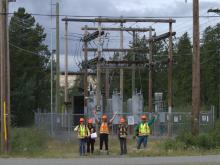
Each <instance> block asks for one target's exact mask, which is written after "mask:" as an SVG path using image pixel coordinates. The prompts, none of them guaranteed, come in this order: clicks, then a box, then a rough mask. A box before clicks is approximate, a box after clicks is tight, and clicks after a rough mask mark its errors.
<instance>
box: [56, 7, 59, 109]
mask: <svg viewBox="0 0 220 165" xmlns="http://www.w3.org/2000/svg"><path fill="white" fill-rule="evenodd" d="M59 13H60V12H59V3H56V113H58V112H59V111H60V23H59V22H60V21H59Z"/></svg>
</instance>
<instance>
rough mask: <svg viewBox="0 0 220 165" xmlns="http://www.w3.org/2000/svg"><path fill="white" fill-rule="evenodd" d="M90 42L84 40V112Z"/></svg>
mask: <svg viewBox="0 0 220 165" xmlns="http://www.w3.org/2000/svg"><path fill="white" fill-rule="evenodd" d="M86 35H87V26H85V33H84V36H86ZM87 48H88V42H87V41H84V49H85V51H84V60H85V68H84V113H86V112H87V98H88V51H87Z"/></svg>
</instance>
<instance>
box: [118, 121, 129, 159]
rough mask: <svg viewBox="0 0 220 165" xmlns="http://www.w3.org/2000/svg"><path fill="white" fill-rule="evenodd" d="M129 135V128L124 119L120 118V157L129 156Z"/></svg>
mask: <svg viewBox="0 0 220 165" xmlns="http://www.w3.org/2000/svg"><path fill="white" fill-rule="evenodd" d="M127 135H128V126H127V124H126V121H125V119H124V118H123V117H121V118H120V124H119V125H118V138H119V142H120V149H121V153H120V155H124V154H127Z"/></svg>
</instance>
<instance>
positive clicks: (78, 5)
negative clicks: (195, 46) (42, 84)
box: [9, 0, 220, 70]
mask: <svg viewBox="0 0 220 165" xmlns="http://www.w3.org/2000/svg"><path fill="white" fill-rule="evenodd" d="M51 1H52V3H53V4H54V3H56V2H59V3H60V15H73V16H118V17H119V16H137V17H179V16H191V15H192V0H187V3H185V0H17V2H15V3H14V2H13V3H10V6H9V9H10V12H13V11H15V10H17V8H18V7H24V8H26V10H27V12H29V13H37V14H50V13H51V5H50V4H51ZM52 8H53V10H52V12H53V14H54V13H55V6H53V7H52ZM210 8H220V0H200V15H203V16H212V15H214V14H208V13H207V10H208V9H210ZM35 18H36V20H37V22H39V23H40V24H41V25H43V27H44V28H45V32H46V33H47V34H48V35H47V39H46V41H45V42H46V44H47V45H48V46H49V48H50V47H51V41H50V40H51V36H50V34H51V33H50V32H51V27H52V28H54V27H55V19H54V18H52V26H51V17H49V16H35ZM62 18H63V17H61V18H60V19H62ZM175 19H176V21H177V22H176V24H175V25H174V31H176V32H177V36H180V35H181V34H183V33H184V32H186V31H187V32H189V34H190V35H192V18H175ZM219 20H220V18H218V17H217V18H216V17H215V18H213V17H212V18H201V19H200V26H201V34H202V31H203V30H204V28H205V27H207V26H209V25H214V24H216V23H218V22H220V21H219ZM83 25H85V23H81V24H79V23H71V24H70V25H69V34H70V35H72V36H71V37H70V38H69V67H70V68H71V70H73V69H76V68H77V63H79V61H80V60H81V56H82V52H81V51H80V49H81V47H82V43H80V42H79V37H80V35H79V34H82V33H83V31H81V30H80V27H81V26H83ZM60 26H61V27H60V39H61V54H64V23H63V22H62V21H60ZM89 26H96V25H94V24H89ZM103 26H106V25H103ZM107 26H112V27H113V26H114V27H115V26H119V25H118V24H111V25H109V24H108V25H107ZM124 26H132V27H149V26H153V27H154V28H155V29H156V32H157V34H162V33H164V32H167V30H168V26H167V25H165V24H163V25H158V24H152V23H151V24H129V25H124ZM52 33H53V36H52V47H53V49H55V31H54V30H52ZM75 33H77V34H75ZM111 35H112V37H111V41H108V43H107V44H108V45H111V46H118V45H119V44H118V41H119V37H118V36H119V34H111ZM125 39H126V40H127V41H129V40H131V37H130V36H129V34H125ZM91 46H94V47H95V43H92V44H91ZM125 47H126V44H125ZM61 68H63V56H62V55H61Z"/></svg>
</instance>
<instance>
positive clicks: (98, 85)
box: [96, 22, 102, 110]
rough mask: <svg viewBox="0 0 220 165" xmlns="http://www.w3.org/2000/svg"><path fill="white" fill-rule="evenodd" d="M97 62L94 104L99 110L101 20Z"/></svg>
mask: <svg viewBox="0 0 220 165" xmlns="http://www.w3.org/2000/svg"><path fill="white" fill-rule="evenodd" d="M98 31H99V35H98V40H99V44H98V62H97V85H96V105H97V110H101V106H100V105H101V104H100V99H101V82H100V81H101V68H100V62H99V60H100V58H101V53H102V45H101V32H102V29H101V22H99V23H98Z"/></svg>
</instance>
